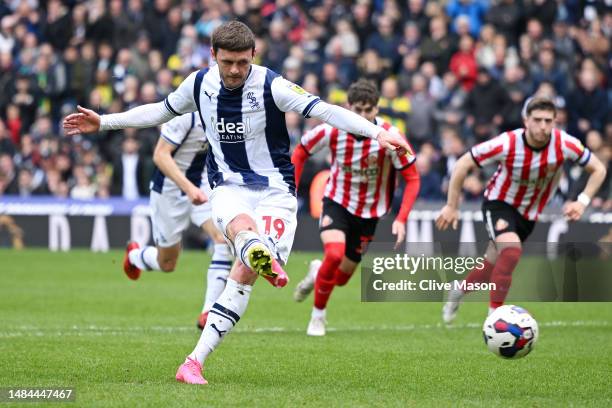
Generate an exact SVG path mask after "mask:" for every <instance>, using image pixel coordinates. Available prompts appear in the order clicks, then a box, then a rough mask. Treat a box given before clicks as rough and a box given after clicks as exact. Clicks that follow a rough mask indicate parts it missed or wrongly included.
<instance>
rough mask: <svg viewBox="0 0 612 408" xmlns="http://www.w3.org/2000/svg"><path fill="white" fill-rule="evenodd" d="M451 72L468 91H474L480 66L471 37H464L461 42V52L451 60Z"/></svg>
mask: <svg viewBox="0 0 612 408" xmlns="http://www.w3.org/2000/svg"><path fill="white" fill-rule="evenodd" d="M449 68H450V70H451V71H452V72H453V74H455V76H456V77H457V78H458V79H459V82H460V83H461V86H462V87H463V89H465V90H466V91H468V92H469V91H470V90H472V88H473V87H474V84H475V83H476V76H477V74H478V65H477V64H476V57H475V56H474V40H473V39H472V37H470V36H469V35H463V36H462V37H461V39H460V40H459V51H457V52H456V53H455V54H454V55H453V57H452V58H451V60H450V66H449Z"/></svg>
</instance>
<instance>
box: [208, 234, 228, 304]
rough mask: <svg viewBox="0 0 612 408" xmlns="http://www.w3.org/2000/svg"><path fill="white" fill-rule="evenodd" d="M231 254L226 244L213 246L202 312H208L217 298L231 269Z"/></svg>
mask: <svg viewBox="0 0 612 408" xmlns="http://www.w3.org/2000/svg"><path fill="white" fill-rule="evenodd" d="M232 259H233V257H232V253H231V251H230V248H229V246H228V245H227V244H215V247H214V252H213V256H212V261H210V265H209V266H208V273H207V274H206V276H207V284H206V295H205V297H204V307H203V308H202V312H206V311H208V310H210V308H211V307H212V305H213V304H214V303H215V301H216V300H217V299H218V298H219V296H220V295H221V293H222V292H223V289H225V282H227V277H228V275H229V273H230V269H231V268H232Z"/></svg>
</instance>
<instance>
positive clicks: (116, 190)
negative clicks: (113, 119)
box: [110, 137, 151, 200]
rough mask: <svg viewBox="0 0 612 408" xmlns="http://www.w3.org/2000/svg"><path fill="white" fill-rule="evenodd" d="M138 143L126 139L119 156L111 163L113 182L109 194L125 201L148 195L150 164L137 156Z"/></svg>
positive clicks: (133, 139)
mask: <svg viewBox="0 0 612 408" xmlns="http://www.w3.org/2000/svg"><path fill="white" fill-rule="evenodd" d="M139 147H140V146H139V143H138V141H137V140H136V139H135V138H132V137H126V138H125V140H124V141H123V143H122V146H121V155H120V156H119V157H118V158H117V159H116V160H115V162H114V163H113V180H112V184H111V191H110V194H111V195H113V196H121V197H123V198H125V199H126V200H135V199H137V198H139V197H141V196H145V195H147V194H148V190H149V181H150V176H151V168H150V167H151V164H150V162H149V160H148V159H146V158H144V157H141V156H140V155H139V154H138V148H139Z"/></svg>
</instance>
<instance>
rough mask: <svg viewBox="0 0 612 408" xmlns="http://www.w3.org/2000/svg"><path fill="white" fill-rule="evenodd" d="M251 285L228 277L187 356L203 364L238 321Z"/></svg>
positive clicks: (245, 305)
mask: <svg viewBox="0 0 612 408" xmlns="http://www.w3.org/2000/svg"><path fill="white" fill-rule="evenodd" d="M252 288H253V286H251V285H245V284H242V283H238V282H236V281H235V280H233V279H231V278H229V279H228V280H227V284H226V285H225V290H224V291H223V293H221V296H219V299H217V301H216V302H215V304H214V305H213V306H212V308H211V309H210V313H209V314H208V320H206V327H204V330H202V335H201V336H200V340H198V344H196V346H195V349H193V351H192V352H191V354H189V357H190V358H191V359H194V360H198V362H199V363H200V364H204V360H205V359H206V357H208V355H209V354H210V353H212V351H213V350H214V349H215V348H216V347H217V346H218V345H219V343H221V341H222V340H223V338H224V337H225V335H226V334H227V333H228V332H230V331H231V330H232V328H233V327H234V326H235V325H236V323H238V321H239V320H240V318H241V317H242V315H243V314H244V311H245V310H246V308H247V305H248V303H249V297H250V296H251V289H252Z"/></svg>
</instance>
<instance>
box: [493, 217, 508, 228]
mask: <svg viewBox="0 0 612 408" xmlns="http://www.w3.org/2000/svg"><path fill="white" fill-rule="evenodd" d="M508 225H510V224H508V221H506V220H504V219H503V218H500V219H499V220H497V222H496V223H495V231H503V230H505V229H506V228H508Z"/></svg>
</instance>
